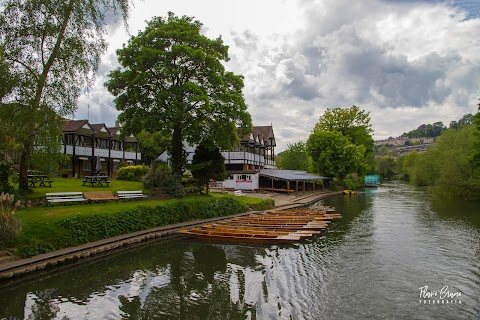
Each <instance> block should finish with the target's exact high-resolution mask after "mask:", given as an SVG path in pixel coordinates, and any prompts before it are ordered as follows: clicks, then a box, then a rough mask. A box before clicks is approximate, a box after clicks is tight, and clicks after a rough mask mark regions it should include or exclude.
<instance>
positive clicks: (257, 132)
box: [238, 126, 276, 146]
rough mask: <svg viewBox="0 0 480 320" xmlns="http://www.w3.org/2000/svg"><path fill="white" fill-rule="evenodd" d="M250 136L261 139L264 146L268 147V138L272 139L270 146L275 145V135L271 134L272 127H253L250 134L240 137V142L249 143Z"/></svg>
mask: <svg viewBox="0 0 480 320" xmlns="http://www.w3.org/2000/svg"><path fill="white" fill-rule="evenodd" d="M238 132H240V128H238ZM250 134H252V135H253V138H254V139H255V138H258V139H262V140H263V143H264V144H265V145H270V136H271V138H273V140H272V145H274V146H275V145H276V143H275V135H274V134H273V127H272V126H255V127H253V128H252V132H251V133H248V134H246V135H244V136H243V137H240V141H243V142H246V141H250Z"/></svg>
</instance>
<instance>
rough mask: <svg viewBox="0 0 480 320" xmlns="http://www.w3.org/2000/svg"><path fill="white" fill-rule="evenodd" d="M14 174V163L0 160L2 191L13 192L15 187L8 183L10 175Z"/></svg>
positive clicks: (0, 188)
mask: <svg viewBox="0 0 480 320" xmlns="http://www.w3.org/2000/svg"><path fill="white" fill-rule="evenodd" d="M11 174H12V163H11V162H10V161H7V160H0V192H5V193H13V191H14V188H13V186H12V185H10V184H9V183H8V177H9V176H10V175H11Z"/></svg>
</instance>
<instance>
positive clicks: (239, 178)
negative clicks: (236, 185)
mask: <svg viewBox="0 0 480 320" xmlns="http://www.w3.org/2000/svg"><path fill="white" fill-rule="evenodd" d="M237 181H252V176H251V175H249V174H239V175H238V176H237Z"/></svg>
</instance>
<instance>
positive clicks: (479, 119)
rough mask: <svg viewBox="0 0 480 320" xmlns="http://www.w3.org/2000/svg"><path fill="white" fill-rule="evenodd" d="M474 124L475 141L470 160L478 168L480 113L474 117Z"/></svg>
mask: <svg viewBox="0 0 480 320" xmlns="http://www.w3.org/2000/svg"><path fill="white" fill-rule="evenodd" d="M472 124H473V141H472V151H471V153H470V156H469V160H470V161H471V162H472V163H473V165H475V166H476V167H480V112H479V113H477V114H476V115H475V116H473V117H472Z"/></svg>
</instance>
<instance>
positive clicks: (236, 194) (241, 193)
mask: <svg viewBox="0 0 480 320" xmlns="http://www.w3.org/2000/svg"><path fill="white" fill-rule="evenodd" d="M233 194H234V195H235V196H237V197H243V196H245V193H243V192H242V190H235V191H233Z"/></svg>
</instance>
